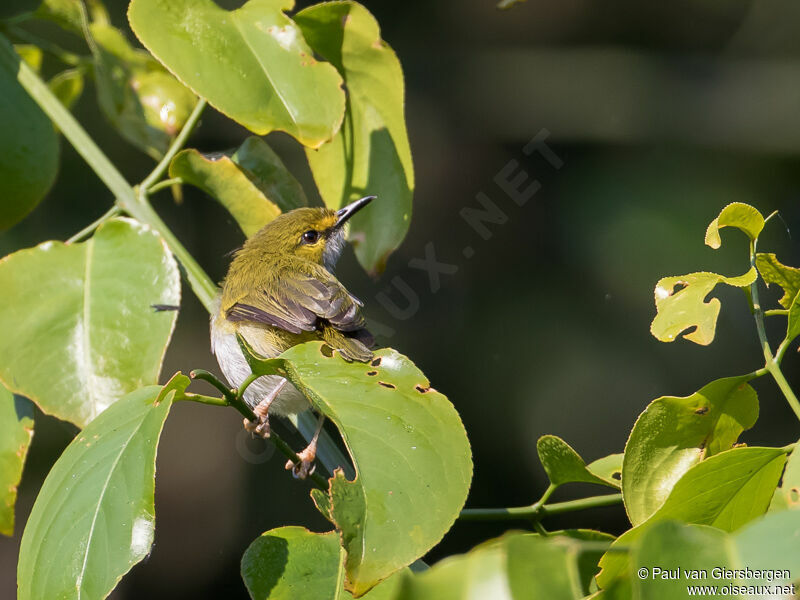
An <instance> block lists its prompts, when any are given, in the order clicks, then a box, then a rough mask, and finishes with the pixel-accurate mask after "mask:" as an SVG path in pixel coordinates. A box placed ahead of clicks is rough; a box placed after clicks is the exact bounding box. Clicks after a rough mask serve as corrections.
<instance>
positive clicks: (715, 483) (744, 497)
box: [597, 447, 786, 588]
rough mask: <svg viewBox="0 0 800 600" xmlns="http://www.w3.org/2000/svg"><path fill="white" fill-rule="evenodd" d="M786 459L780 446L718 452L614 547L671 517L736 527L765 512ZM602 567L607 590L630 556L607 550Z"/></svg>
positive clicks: (601, 582)
mask: <svg viewBox="0 0 800 600" xmlns="http://www.w3.org/2000/svg"><path fill="white" fill-rule="evenodd" d="M785 463H786V451H785V450H783V449H782V448H757V447H753V448H746V447H743V448H733V449H731V450H726V451H725V452H720V453H719V454H715V455H714V456H711V457H710V458H708V459H706V460H704V461H701V462H699V463H697V464H696V465H694V466H693V467H692V468H691V469H689V470H688V471H687V472H686V473H685V474H684V476H683V477H681V478H680V479H679V480H678V482H677V483H676V484H675V485H674V487H673V488H672V492H671V493H670V495H669V496H668V497H667V500H666V501H665V502H664V504H662V505H661V508H659V509H658V510H657V511H656V512H654V513H653V514H652V515H651V516H650V518H649V519H647V520H646V521H645V522H644V523H641V524H640V525H637V526H636V527H634V528H633V529H629V530H628V531H626V532H625V533H623V534H622V535H621V536H620V537H618V538H617V540H616V541H615V542H614V545H615V546H623V547H624V546H625V545H628V544H631V543H633V542H635V541H636V540H638V539H640V538H641V536H642V534H643V533H644V532H645V531H647V530H648V529H649V528H650V527H652V526H653V525H654V524H656V523H659V522H661V521H668V520H671V519H675V520H679V521H684V522H686V523H694V524H698V525H711V526H713V527H717V528H719V529H723V530H725V531H734V530H736V529H738V528H739V527H741V526H743V525H744V524H746V523H748V522H750V521H752V520H753V519H755V518H756V517H758V516H760V515H762V514H763V513H764V512H766V510H767V508H768V506H769V502H770V499H771V498H772V495H773V493H774V491H775V487H776V486H777V484H778V480H779V478H780V476H781V472H782V471H783V466H784V464H785ZM623 473H624V469H623ZM600 566H601V567H602V569H603V570H602V571H601V572H600V574H599V575H598V576H597V582H598V584H599V585H600V587H602V588H606V587H608V586H610V585H611V584H612V583H613V582H614V581H615V580H617V579H618V578H619V577H621V576H623V575H624V574H625V573H626V572H627V569H628V566H629V559H628V555H627V554H623V553H620V552H608V553H606V554H605V555H604V556H603V558H602V560H601V561H600Z"/></svg>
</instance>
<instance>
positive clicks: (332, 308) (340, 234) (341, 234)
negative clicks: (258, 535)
mask: <svg viewBox="0 0 800 600" xmlns="http://www.w3.org/2000/svg"><path fill="white" fill-rule="evenodd" d="M373 199H374V196H367V197H365V198H361V199H360V200H356V201H355V202H353V203H351V204H348V205H347V206H345V207H344V208H342V209H340V210H337V211H334V210H331V209H328V208H298V209H295V210H292V211H289V212H287V213H285V214H283V215H281V216H279V217H277V218H276V219H274V220H273V221H271V222H270V223H268V224H267V225H265V226H264V227H263V228H262V229H261V230H259V231H258V233H256V234H255V235H254V236H252V237H251V238H250V239H249V240H247V242H245V244H244V246H242V247H241V248H240V249H239V250H238V251H237V252H236V254H235V256H234V259H233V262H232V263H231V266H230V269H229V270H228V274H227V276H226V277H225V282H224V284H223V287H222V294H221V296H220V297H219V308H218V309H217V310H216V311H215V312H214V314H213V315H212V317H211V350H212V352H213V353H214V355H215V356H216V357H217V362H219V366H220V368H221V369H222V372H223V373H224V374H225V377H226V378H227V380H228V383H230V384H231V385H232V386H234V387H239V386H240V385H241V384H242V382H243V381H244V380H245V379H246V378H247V377H248V376H249V375H250V374H251V371H250V367H249V366H248V364H247V361H246V360H245V357H244V355H243V354H242V351H241V349H240V347H239V343H238V341H237V339H236V334H237V333H238V334H240V335H241V336H242V337H243V338H244V339H245V340H247V342H248V343H249V344H250V346H251V347H252V348H253V350H255V351H256V352H258V353H259V354H261V355H262V356H265V357H268V358H271V357H274V356H277V355H278V354H280V353H281V352H283V351H284V350H287V349H288V348H290V347H292V346H294V345H296V344H300V343H303V342H307V341H311V340H324V341H325V342H326V343H327V344H328V345H329V346H330V347H331V348H333V349H335V350H337V351H338V352H339V353H340V354H341V355H342V356H343V357H344V358H345V359H347V360H355V361H362V362H366V361H368V360H370V359H371V358H372V352H371V351H370V349H369V347H370V346H371V345H372V343H373V341H372V336H371V335H370V334H369V332H368V331H367V330H366V329H365V322H364V317H363V315H362V314H361V310H360V309H361V307H362V306H363V304H362V303H361V301H360V300H358V298H356V297H355V296H353V295H352V294H350V292H348V291H347V289H346V288H345V287H344V286H343V285H342V284H341V283H340V282H339V280H338V279H336V277H335V276H334V275H333V269H334V266H335V265H336V262H337V260H338V259H339V256H340V255H341V253H342V249H343V248H344V244H345V235H346V231H345V229H346V227H345V225H346V223H347V221H348V220H349V219H350V217H352V216H353V215H354V214H355V213H356V212H358V211H359V210H361V209H362V208H364V207H365V206H366V205H367V204H369V203H370V202H371V201H372V200H373ZM244 400H245V402H246V403H247V404H248V405H249V406H250V407H251V408H252V409H253V412H255V413H256V415H257V416H258V418H259V422H258V423H255V424H254V423H251V422H250V421H248V420H246V419H245V427H246V428H247V429H248V431H251V432H255V433H257V434H259V435H261V436H262V437H269V414H270V413H271V414H276V415H279V416H288V415H292V414H297V413H299V412H302V411H304V410H306V409H307V408H309V403H308V401H307V400H306V398H305V397H304V396H303V395H302V394H301V393H300V392H299V391H298V390H297V389H296V388H295V387H294V386H293V385H292V384H291V383H289V382H288V381H286V380H285V379H283V378H282V377H279V376H277V375H270V376H265V377H261V378H259V379H257V380H256V381H255V382H253V383H252V384H251V385H250V386H249V387H248V388H247V390H246V391H245V393H244ZM323 421H324V418H323V417H320V419H319V421H318V424H317V431H316V434H315V435H314V437H313V439H312V440H311V443H310V444H309V446H308V447H307V448H306V449H305V450H303V451H302V452H301V453H300V454H299V455H298V456H299V457H300V458H301V460H302V463H301V464H300V465H297V466H295V467H294V473H295V475H297V476H298V477H306V476H307V475H308V474H310V473H311V472H312V471H313V467H312V464H313V461H314V458H315V455H316V442H317V437H318V436H319V432H320V430H321V428H322V424H323ZM286 466H287V469H288V468H292V467H293V465H292V463H291V461H290V462H289V463H287V465H286Z"/></svg>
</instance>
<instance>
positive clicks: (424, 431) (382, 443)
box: [244, 342, 472, 595]
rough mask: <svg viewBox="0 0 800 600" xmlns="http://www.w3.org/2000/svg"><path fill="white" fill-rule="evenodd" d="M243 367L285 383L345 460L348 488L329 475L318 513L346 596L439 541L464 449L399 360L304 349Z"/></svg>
mask: <svg viewBox="0 0 800 600" xmlns="http://www.w3.org/2000/svg"><path fill="white" fill-rule="evenodd" d="M244 350H245V354H246V355H247V354H249V350H248V349H247V348H246V347H245V348H244ZM249 360H250V366H251V368H252V370H253V372H254V373H258V374H268V373H277V374H280V375H282V376H284V377H286V378H288V379H289V381H291V382H292V384H294V386H295V387H297V388H298V389H299V390H300V391H302V392H303V394H305V396H306V397H307V398H309V399H310V400H311V402H312V404H313V405H314V408H316V409H317V410H318V411H320V412H322V413H323V414H325V415H326V416H327V417H328V418H330V419H331V421H333V422H334V424H335V425H336V427H338V429H339V432H340V433H341V435H342V438H343V440H344V443H345V445H346V446H347V449H348V450H349V452H350V456H351V457H352V459H353V463H354V464H355V468H356V478H355V480H354V481H348V480H347V479H346V478H345V477H344V475H343V473H342V472H341V470H337V472H336V473H335V474H334V477H333V478H331V480H330V486H331V487H330V490H329V494H330V497H329V499H328V503H327V508H328V511H327V512H328V513H329V516H330V517H331V520H332V521H333V523H334V524H335V525H336V526H337V529H339V530H340V532H341V536H342V545H343V546H344V549H345V551H346V552H347V556H346V560H345V574H346V588H347V589H348V590H349V591H351V592H353V593H354V594H355V595H360V594H363V593H364V592H366V591H367V590H369V589H370V588H371V587H372V586H374V585H375V584H376V583H378V582H379V581H381V580H382V579H385V578H386V577H388V576H389V575H391V574H392V573H394V572H395V571H397V570H399V569H400V568H402V567H404V566H406V565H408V564H410V563H412V562H413V561H414V560H416V559H417V558H419V557H420V556H422V555H424V554H425V553H426V552H428V550H430V549H431V548H432V547H433V546H434V545H436V544H437V543H438V542H439V540H441V539H442V536H443V535H444V534H445V532H447V530H448V529H449V528H450V526H451V525H452V524H453V522H454V521H455V519H456V517H457V516H458V514H459V511H460V510H461V508H462V507H463V505H464V501H465V500H466V497H467V492H468V490H469V484H470V479H471V477H472V461H471V456H470V449H469V442H468V441H467V436H466V432H465V431H464V426H463V425H462V423H461V420H460V419H459V417H458V413H456V411H455V409H454V408H453V405H452V404H450V402H449V401H448V400H447V398H445V397H444V396H443V395H442V394H440V393H439V392H437V391H436V390H434V389H433V388H431V387H430V383H429V382H428V380H427V379H426V378H425V376H424V375H423V374H422V373H421V372H420V370H419V369H417V368H416V367H415V366H414V364H413V363H412V362H411V361H410V360H409V359H408V358H406V357H405V356H403V355H402V354H399V353H398V352H396V351H394V350H391V349H382V350H379V351H377V352H376V353H375V359H374V360H373V361H372V362H371V363H366V364H364V363H359V362H351V363H348V362H346V361H345V360H344V359H343V358H341V357H340V356H339V355H338V353H334V354H333V355H330V352H329V348H328V347H327V346H325V345H324V344H323V343H321V342H309V343H305V344H301V345H298V346H294V347H292V348H290V349H289V350H287V351H286V352H284V353H283V354H282V355H281V356H280V357H278V358H276V359H270V360H259V359H257V358H255V357H252V356H250V357H249ZM316 500H317V502H318V503H319V501H320V499H319V498H317V499H316Z"/></svg>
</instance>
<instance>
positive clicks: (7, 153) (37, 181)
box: [0, 40, 59, 231]
mask: <svg viewBox="0 0 800 600" xmlns="http://www.w3.org/2000/svg"><path fill="white" fill-rule="evenodd" d="M0 43H2V44H4V45H6V46H8V43H7V42H6V41H5V40H0ZM18 68H19V59H16V60H14V61H12V60H10V59H7V58H6V52H4V51H0V131H2V132H3V134H2V141H3V146H2V148H3V160H2V161H0V198H1V199H2V200H1V201H0V231H3V230H5V229H8V228H9V227H11V226H12V225H15V224H16V223H18V222H19V221H21V220H22V219H23V218H25V216H26V215H27V214H28V213H29V212H31V211H32V210H33V209H34V208H36V205H37V204H39V202H40V201H41V200H42V198H44V197H45V195H46V194H47V192H48V191H50V188H51V186H52V185H53V182H54V181H55V179H56V173H57V172H58V154H59V152H58V136H57V135H56V132H55V129H53V124H52V123H51V122H50V119H49V118H47V116H46V115H45V114H44V113H43V112H42V110H41V109H40V108H39V106H38V105H37V104H36V103H35V102H34V101H33V99H32V98H31V97H30V96H29V95H28V93H27V92H26V91H25V90H24V89H23V88H22V86H21V85H20V84H19V83H17V70H18Z"/></svg>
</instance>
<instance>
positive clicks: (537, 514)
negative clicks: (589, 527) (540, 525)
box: [458, 494, 622, 521]
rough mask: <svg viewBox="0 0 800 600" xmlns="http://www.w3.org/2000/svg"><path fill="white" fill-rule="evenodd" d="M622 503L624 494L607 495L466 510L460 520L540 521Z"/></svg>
mask: <svg viewBox="0 0 800 600" xmlns="http://www.w3.org/2000/svg"><path fill="white" fill-rule="evenodd" d="M620 502H622V494H607V495H605V496H592V497H590V498H580V499H578V500H569V501H567V502H557V503H555V504H542V505H539V504H538V503H536V504H532V505H531V506H517V507H512V508H465V509H464V510H462V511H461V514H460V515H459V517H458V518H459V519H460V520H462V521H509V520H514V519H522V520H527V521H540V520H542V519H544V518H545V517H549V516H552V515H560V514H562V513H567V512H574V511H578V510H584V509H587V508H596V507H599V506H613V505H614V504H619V503H620Z"/></svg>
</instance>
